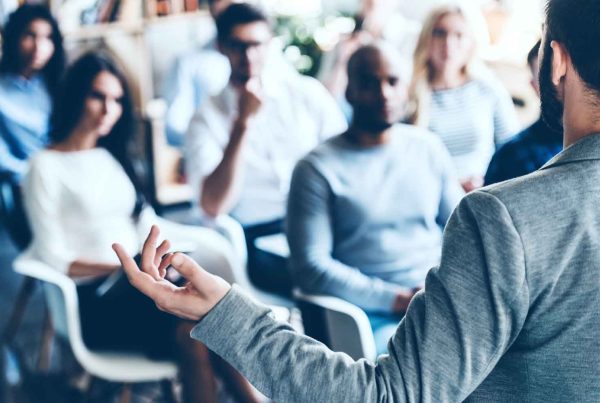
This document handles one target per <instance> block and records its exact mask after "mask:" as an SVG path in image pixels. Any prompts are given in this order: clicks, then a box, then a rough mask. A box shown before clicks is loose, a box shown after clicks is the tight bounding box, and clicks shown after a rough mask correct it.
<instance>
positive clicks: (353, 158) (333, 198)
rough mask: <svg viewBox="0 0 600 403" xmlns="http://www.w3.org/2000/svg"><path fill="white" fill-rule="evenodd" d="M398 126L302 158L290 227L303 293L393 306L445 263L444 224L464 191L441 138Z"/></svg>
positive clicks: (335, 142) (368, 306)
mask: <svg viewBox="0 0 600 403" xmlns="http://www.w3.org/2000/svg"><path fill="white" fill-rule="evenodd" d="M393 130H394V131H393V132H392V136H391V137H390V141H389V142H388V143H386V144H383V145H377V146H372V147H361V146H359V145H355V144H353V143H351V142H349V141H348V139H347V138H346V137H345V136H343V135H340V136H337V137H334V138H331V139H329V140H328V141H326V142H325V143H323V144H321V145H320V146H318V147H317V148H316V149H315V150H313V151H312V152H311V153H310V154H308V155H307V156H306V157H305V158H304V159H302V160H301V161H300V162H299V163H298V164H297V165H296V168H295V170H294V174H293V175H292V184H291V188H290V193H289V198H288V209H287V223H286V224H287V225H286V227H287V228H286V232H287V238H288V243H289V245H290V252H291V255H290V263H291V268H292V273H293V274H294V279H295V281H296V283H297V284H298V285H300V286H301V287H302V289H303V290H304V291H305V292H309V293H313V294H328V295H334V296H337V297H340V298H343V299H345V300H347V301H350V302H352V303H354V304H355V305H358V306H360V307H361V308H363V309H365V310H377V311H384V312H389V311H391V308H392V305H393V301H394V299H395V297H396V295H397V294H398V291H399V290H400V289H401V288H413V287H417V286H419V285H422V284H423V282H424V281H425V276H426V274H427V271H429V269H431V268H432V267H433V266H436V265H438V264H439V259H440V254H441V249H442V230H443V227H444V225H445V224H446V221H447V220H448V218H449V217H450V214H451V212H452V210H453V209H454V208H455V207H456V205H457V204H458V202H459V200H460V199H461V197H462V196H463V191H462V188H461V187H460V185H459V182H458V179H457V178H456V176H455V175H454V169H453V166H452V161H451V160H450V156H449V154H448V152H447V151H446V149H445V147H444V145H443V144H442V142H441V141H440V140H439V139H438V138H437V137H436V136H435V135H433V134H431V133H429V132H427V131H426V130H423V129H419V128H416V127H414V126H407V125H397V126H395V127H394V129H393Z"/></svg>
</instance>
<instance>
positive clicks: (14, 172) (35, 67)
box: [0, 4, 65, 182]
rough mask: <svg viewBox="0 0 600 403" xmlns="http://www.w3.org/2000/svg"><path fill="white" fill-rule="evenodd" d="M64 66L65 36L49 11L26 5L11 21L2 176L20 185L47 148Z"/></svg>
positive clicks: (2, 102) (0, 78)
mask: <svg viewBox="0 0 600 403" xmlns="http://www.w3.org/2000/svg"><path fill="white" fill-rule="evenodd" d="M64 64H65V55H64V52H63V46H62V35H61V33H60V30H59V29H58V24H57V23H56V20H55V19H54V17H52V15H51V14H50V11H49V10H48V8H46V7H44V6H41V5H28V4H26V5H23V6H21V7H19V8H18V9H17V10H16V11H14V12H13V13H12V14H11V15H10V16H9V17H8V21H7V22H6V25H5V26H4V30H3V32H2V59H1V60H0V174H4V175H8V176H10V177H12V178H13V179H14V181H15V182H20V181H21V179H22V177H23V175H24V174H25V172H26V171H27V165H28V159H29V157H30V156H31V155H32V154H33V153H35V152H36V151H39V150H41V149H42V148H44V147H45V146H46V143H47V139H48V130H49V120H50V113H51V109H52V98H53V95H54V92H55V90H56V86H57V84H58V81H59V79H60V75H61V74H62V72H63V68H64Z"/></svg>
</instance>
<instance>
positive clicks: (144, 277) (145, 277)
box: [112, 243, 156, 299]
mask: <svg viewBox="0 0 600 403" xmlns="http://www.w3.org/2000/svg"><path fill="white" fill-rule="evenodd" d="M112 247H113V250H114V251H115V253H116V254H117V257H118V258H119V260H120V261H121V265H122V266H123V270H124V271H125V274H126V275H127V278H128V279H129V282H130V283H131V284H132V285H133V286H134V287H135V288H137V289H138V290H140V291H141V292H142V293H144V294H145V295H147V296H148V297H150V298H152V299H154V296H155V294H156V287H155V285H156V281H155V280H154V279H153V278H152V276H150V275H149V274H147V273H144V272H143V271H141V270H140V269H139V267H138V265H137V263H136V262H135V260H133V258H132V257H131V256H129V254H128V253H127V252H126V251H125V248H123V246H122V245H120V244H118V243H115V244H113V246H112Z"/></svg>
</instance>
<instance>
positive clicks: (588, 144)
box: [540, 133, 600, 169]
mask: <svg viewBox="0 0 600 403" xmlns="http://www.w3.org/2000/svg"><path fill="white" fill-rule="evenodd" d="M586 160H600V133H596V134H590V135H588V136H585V137H584V138H582V139H581V140H579V141H578V142H577V143H575V144H571V145H570V146H569V147H567V148H565V149H564V150H562V151H561V152H560V153H558V154H557V155H556V156H555V157H554V158H552V159H551V160H550V161H548V162H547V163H546V164H544V166H542V167H541V168H540V169H547V168H551V167H554V166H559V165H563V164H568V163H571V162H576V161H586Z"/></svg>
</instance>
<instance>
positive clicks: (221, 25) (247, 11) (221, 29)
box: [215, 3, 269, 43]
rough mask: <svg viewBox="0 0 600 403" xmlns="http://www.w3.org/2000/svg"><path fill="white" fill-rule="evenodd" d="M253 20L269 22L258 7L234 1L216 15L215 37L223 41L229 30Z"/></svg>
mask: <svg viewBox="0 0 600 403" xmlns="http://www.w3.org/2000/svg"><path fill="white" fill-rule="evenodd" d="M253 22H265V23H267V24H268V23H269V19H268V18H267V16H266V15H265V13H263V12H262V11H261V10H260V9H259V8H257V7H254V6H252V5H250V4H246V3H234V4H232V5H230V6H229V7H227V8H226V9H225V10H223V12H222V13H221V14H219V15H218V16H217V19H216V21H215V23H216V25H217V39H218V40H219V42H221V43H223V42H225V41H227V39H228V38H229V36H230V35H231V31H233V29H234V28H235V27H236V26H238V25H244V24H252V23H253Z"/></svg>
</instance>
